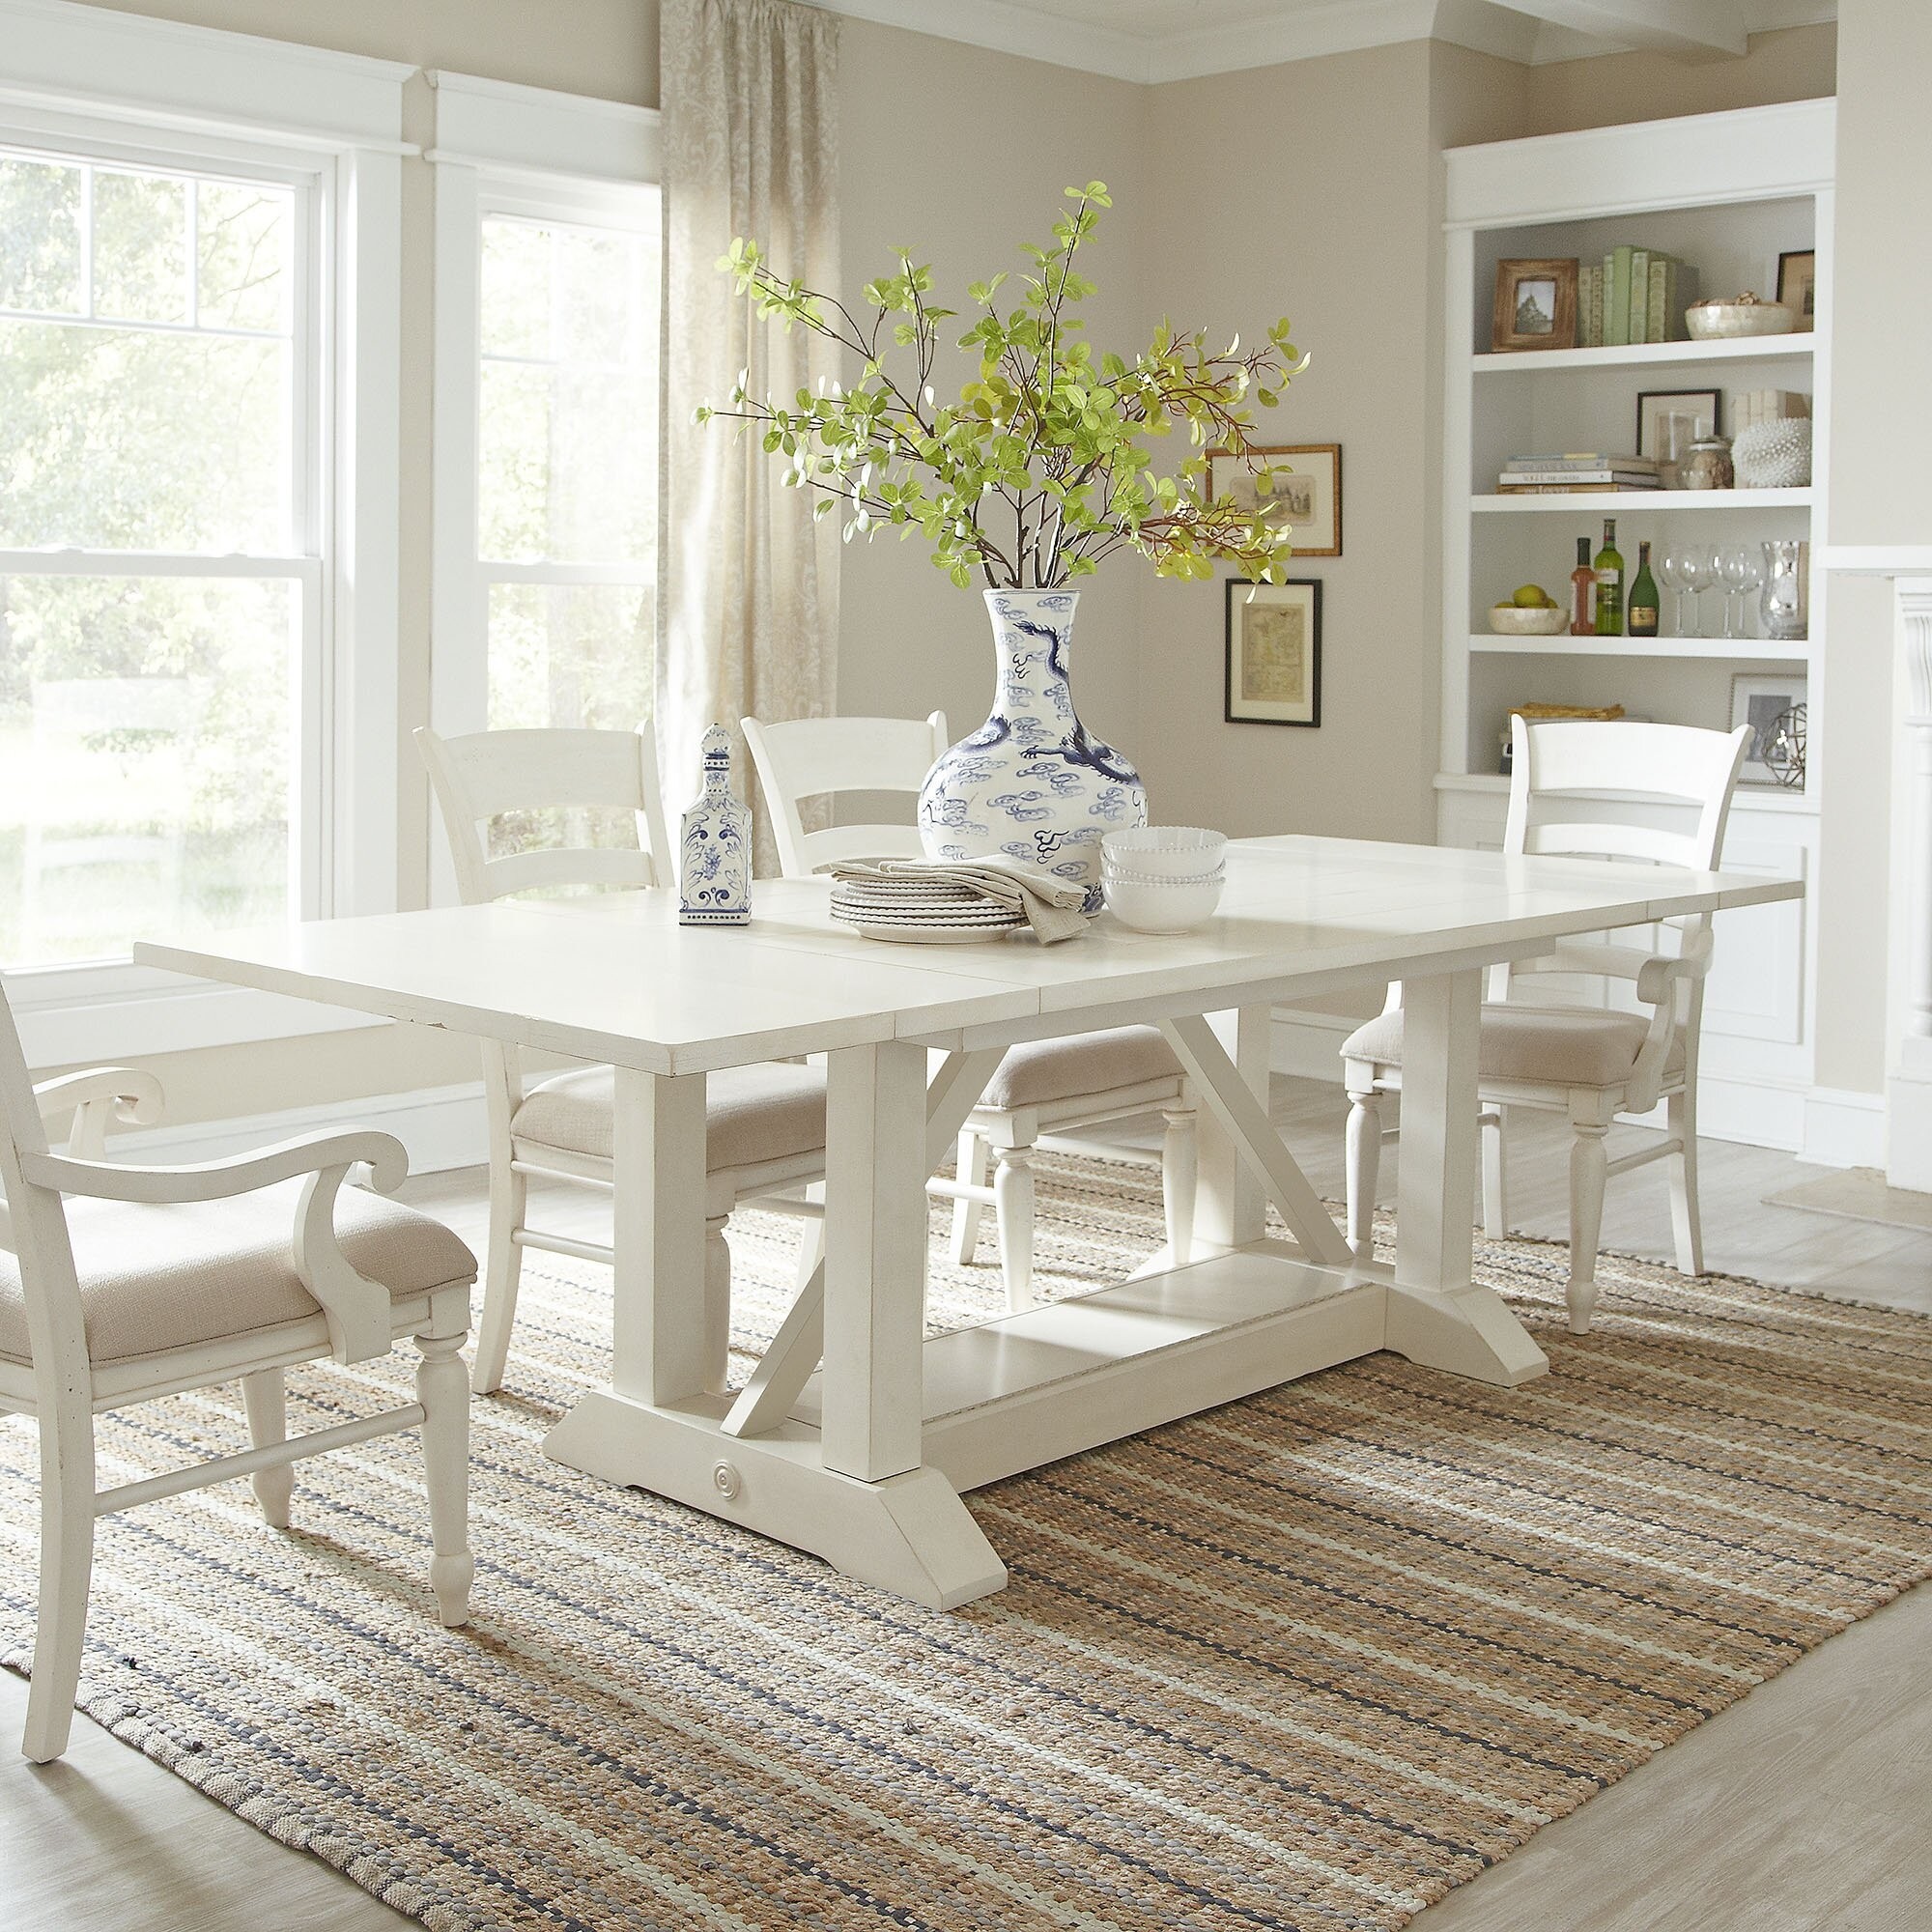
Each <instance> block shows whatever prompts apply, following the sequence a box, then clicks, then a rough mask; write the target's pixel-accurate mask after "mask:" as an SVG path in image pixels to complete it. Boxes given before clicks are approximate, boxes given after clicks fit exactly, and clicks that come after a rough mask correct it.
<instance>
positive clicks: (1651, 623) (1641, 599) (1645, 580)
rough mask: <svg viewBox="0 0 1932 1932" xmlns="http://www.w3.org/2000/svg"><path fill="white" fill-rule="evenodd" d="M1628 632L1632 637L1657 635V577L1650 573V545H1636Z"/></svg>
mask: <svg viewBox="0 0 1932 1932" xmlns="http://www.w3.org/2000/svg"><path fill="white" fill-rule="evenodd" d="M1629 617H1630V634H1631V636H1632V637H1634V638H1654V637H1656V636H1657V579H1656V578H1654V577H1653V576H1652V575H1651V574H1650V546H1649V545H1648V544H1647V543H1640V544H1638V545H1637V547H1636V575H1635V577H1634V578H1633V579H1632V580H1631V595H1630V612H1629Z"/></svg>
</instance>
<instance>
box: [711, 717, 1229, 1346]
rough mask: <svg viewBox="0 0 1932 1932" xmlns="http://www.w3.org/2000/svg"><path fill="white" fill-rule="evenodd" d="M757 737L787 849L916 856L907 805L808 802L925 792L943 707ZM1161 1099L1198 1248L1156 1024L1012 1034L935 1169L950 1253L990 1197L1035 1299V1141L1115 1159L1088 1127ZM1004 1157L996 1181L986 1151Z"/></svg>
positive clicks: (1166, 1140)
mask: <svg viewBox="0 0 1932 1932" xmlns="http://www.w3.org/2000/svg"><path fill="white" fill-rule="evenodd" d="M740 724H741V725H742V726H743V728H744V732H745V742H746V743H747V744H748V745H749V746H750V747H751V751H752V762H753V766H754V767H755V768H756V770H757V774H758V782H759V785H760V786H761V787H762V789H763V792H764V797H765V804H766V807H767V809H768V810H769V812H770V815H771V820H772V830H773V834H774V837H775V838H776V840H777V844H778V848H779V863H780V866H781V869H782V870H783V872H784V874H785V876H786V877H787V878H804V877H806V876H808V875H809V874H810V873H811V872H814V871H816V870H818V869H819V868H820V867H825V866H830V865H835V864H837V863H838V861H839V860H842V859H882V858H918V857H920V856H921V846H920V841H919V832H918V829H917V827H916V825H915V824H914V823H913V821H912V819H911V817H910V815H908V817H907V818H905V819H903V820H897V821H889V822H884V823H865V824H849V825H834V826H831V827H829V828H827V829H825V830H823V831H815V832H808V831H806V830H805V827H804V820H803V815H802V812H801V807H802V806H803V805H804V804H805V802H806V801H808V800H809V799H812V798H828V799H829V798H836V797H837V796H838V794H840V793H848V794H849V793H870V794H888V795H890V794H894V793H899V794H905V793H909V794H911V796H912V797H913V798H915V799H917V798H918V796H919V791H920V787H921V786H922V785H923V783H924V782H925V775H926V773H927V772H928V771H930V770H931V769H932V766H933V762H934V760H935V759H937V758H938V756H939V754H940V753H942V752H944V751H945V750H946V745H947V736H946V714H945V713H944V712H941V711H935V712H934V713H933V714H932V715H931V717H929V718H926V719H923V720H922V719H912V718H797V719H791V720H788V721H786V722H785V723H782V724H777V725H768V724H763V723H761V722H760V721H759V720H757V719H755V718H746V719H742V720H740ZM1155 1110H1158V1111H1159V1112H1160V1114H1161V1116H1162V1121H1163V1124H1164V1128H1165V1131H1164V1133H1163V1135H1162V1140H1161V1180H1162V1193H1163V1198H1164V1200H1165V1204H1166V1224H1167V1225H1166V1232H1167V1258H1168V1260H1169V1262H1170V1263H1171V1264H1172V1265H1174V1266H1176V1267H1179V1266H1180V1265H1182V1264H1184V1263H1185V1262H1186V1261H1187V1259H1188V1255H1189V1252H1190V1249H1191V1245H1192V1238H1193V1229H1194V1200H1195V1192H1196V1173H1197V1160H1198V1156H1197V1151H1196V1150H1197V1139H1198V1137H1197V1134H1196V1124H1197V1110H1196V1103H1195V1096H1194V1092H1193V1089H1192V1087H1191V1086H1190V1085H1189V1083H1188V1081H1187V1079H1186V1077H1185V1075H1184V1074H1183V1073H1182V1072H1181V1068H1180V1063H1179V1060H1177V1059H1176V1058H1175V1056H1174V1051H1173V1049H1172V1048H1171V1047H1170V1046H1169V1045H1168V1043H1167V1041H1166V1040H1165V1039H1163V1038H1162V1037H1161V1035H1160V1032H1159V1029H1158V1028H1155V1027H1142V1026H1129V1027H1111V1028H1109V1029H1107V1030H1106V1031H1105V1032H1103V1033H1092V1034H1081V1035H1078V1036H1076V1037H1072V1038H1069V1039H1045V1040H1038V1041H1035V1042H1032V1043H1030V1044H1028V1045H1025V1046H1016V1047H1014V1048H1013V1049H1012V1050H1011V1051H1010V1052H1009V1053H1008V1055H1007V1056H1006V1058H1005V1060H1003V1061H1002V1062H1001V1064H1000V1068H999V1071H998V1072H997V1073H996V1074H995V1075H994V1077H993V1080H992V1082H991V1084H990V1085H989V1086H988V1087H987V1089H986V1092H985V1094H984V1095H983V1096H982V1098H981V1100H980V1105H979V1106H977V1107H976V1108H974V1110H973V1112H972V1113H971V1114H970V1115H969V1116H968V1117H967V1121H966V1125H965V1126H964V1127H963V1128H962V1129H961V1131H960V1135H959V1155H958V1161H957V1165H956V1170H955V1173H956V1178H955V1179H950V1180H949V1179H941V1178H935V1179H932V1180H930V1181H929V1182H927V1186H928V1188H929V1189H930V1191H931V1192H932V1193H934V1194H936V1195H939V1196H942V1197H944V1198H950V1199H951V1200H952V1204H953V1207H952V1258H953V1260H954V1262H955V1263H957V1264H959V1265H960V1266H962V1267H963V1266H965V1265H966V1264H969V1263H970V1262H971V1261H972V1260H973V1257H974V1254H975V1252H976V1250H977V1248H978V1246H979V1237H980V1220H981V1217H982V1216H983V1214H984V1212H985V1210H986V1209H987V1208H992V1210H993V1214H994V1218H995V1222H996V1225H997V1226H998V1229H999V1236H1000V1269H1001V1275H1002V1280H1003V1285H1004V1287H1005V1290H1006V1295H1007V1305H1008V1306H1009V1308H1013V1309H1022V1308H1030V1307H1032V1306H1033V1298H1034V1297H1033V1251H1034V1175H1033V1153H1034V1150H1035V1149H1036V1147H1037V1146H1038V1145H1039V1143H1040V1142H1041V1141H1042V1140H1045V1139H1047V1138H1048V1137H1051V1140H1052V1143H1053V1145H1054V1146H1055V1147H1056V1148H1060V1149H1062V1150H1064V1151H1071V1152H1081V1153H1089V1154H1097V1155H1099V1156H1101V1157H1102V1158H1107V1159H1113V1160H1118V1159H1120V1158H1121V1157H1122V1154H1123V1153H1126V1152H1128V1150H1125V1149H1122V1148H1120V1147H1115V1146H1100V1145H1096V1144H1095V1143H1094V1142H1092V1141H1088V1140H1084V1139H1081V1138H1080V1136H1083V1135H1086V1134H1088V1133H1091V1132H1092V1130H1093V1129H1094V1128H1095V1127H1100V1126H1106V1125H1110V1124H1113V1123H1115V1122H1121V1121H1126V1120H1133V1119H1137V1118H1140V1117H1143V1116H1145V1115H1147V1114H1149V1113H1151V1112H1153V1111H1155ZM992 1160H996V1161H997V1166H996V1167H995V1169H994V1172H993V1176H992V1179H991V1182H990V1184H989V1183H988V1180H987V1168H988V1165H989V1162H990V1161H992Z"/></svg>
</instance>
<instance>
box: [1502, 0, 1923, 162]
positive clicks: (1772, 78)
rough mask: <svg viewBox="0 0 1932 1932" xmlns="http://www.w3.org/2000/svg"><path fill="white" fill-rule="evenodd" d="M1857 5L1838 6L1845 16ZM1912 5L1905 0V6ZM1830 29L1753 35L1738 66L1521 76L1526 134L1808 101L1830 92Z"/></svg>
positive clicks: (1598, 62)
mask: <svg viewBox="0 0 1932 1932" xmlns="http://www.w3.org/2000/svg"><path fill="white" fill-rule="evenodd" d="M1855 3H1856V0H1844V4H1845V6H1846V8H1847V9H1849V8H1850V7H1851V6H1852V5H1854V4H1855ZM1907 4H1908V5H1910V4H1911V0H1907ZM1836 37H1837V30H1836V28H1834V27H1833V26H1831V25H1830V24H1826V25H1823V26H1816V27H1786V28H1784V29H1782V30H1781V31H1779V32H1777V33H1774V34H1753V35H1752V36H1751V37H1750V41H1749V45H1748V51H1747V53H1746V54H1745V56H1744V58H1743V59H1741V60H1715V61H1677V60H1671V59H1670V58H1668V56H1666V55H1663V54H1653V53H1632V54H1599V55H1597V56H1596V57H1595V58H1594V59H1591V60H1573V61H1551V62H1550V63H1548V65H1547V66H1544V67H1533V68H1530V69H1528V70H1527V80H1526V84H1525V86H1524V89H1523V123H1522V128H1521V129H1520V131H1521V132H1522V133H1524V134H1556V133H1561V132H1562V131H1563V130H1565V129H1566V128H1611V127H1615V126H1617V125H1618V124H1620V123H1622V122H1626V121H1662V120H1667V119H1669V118H1670V117H1672V116H1674V115H1679V114H1716V113H1719V112H1720V111H1721V110H1722V109H1724V108H1727V107H1765V106H1769V105H1770V104H1771V102H1773V101H1775V100H1812V99H1816V98H1817V97H1818V96H1819V95H1821V94H1830V93H1831V92H1833V48H1834V44H1835V42H1836Z"/></svg>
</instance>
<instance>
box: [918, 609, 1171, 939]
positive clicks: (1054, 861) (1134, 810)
mask: <svg viewBox="0 0 1932 1932" xmlns="http://www.w3.org/2000/svg"><path fill="white" fill-rule="evenodd" d="M985 597H986V611H987V614H988V615H989V616H990V617H991V618H992V620H993V644H994V648H995V650H996V652H997V654H998V661H999V663H998V669H999V692H998V696H996V697H995V698H994V701H993V712H992V716H991V717H989V718H988V719H987V720H986V722H985V723H984V724H983V725H980V728H979V729H978V730H977V731H975V732H974V733H973V735H972V736H971V737H970V738H962V739H961V740H960V741H959V742H958V744H956V745H954V746H953V747H952V750H951V751H949V752H947V753H944V754H943V755H942V756H941V757H940V759H939V762H938V763H937V764H935V765H934V766H933V768H932V769H931V771H929V772H928V773H927V774H926V776H925V784H924V786H923V789H922V790H921V792H920V795H919V835H920V842H921V844H922V845H923V847H924V849H925V854H926V857H927V858H929V859H983V858H988V857H990V856H992V855H993V854H995V853H1005V854H1007V855H1008V856H1009V857H1011V858H1013V859H1017V860H1018V861H1019V862H1020V863H1021V864H1023V865H1027V866H1034V867H1038V868H1039V869H1040V870H1041V871H1043V872H1051V873H1053V874H1055V875H1056V876H1057V877H1059V878H1063V879H1066V880H1068V881H1070V882H1073V883H1075V884H1078V885H1080V886H1082V887H1084V888H1085V890H1086V894H1087V910H1088V911H1089V912H1098V911H1099V910H1100V838H1101V835H1102V834H1103V833H1106V832H1111V831H1114V830H1115V829H1116V828H1118V827H1122V826H1132V825H1145V824H1146V823H1147V787H1146V786H1145V785H1143V784H1142V783H1141V780H1140V774H1139V773H1138V772H1136V771H1135V770H1134V768H1133V766H1132V765H1130V764H1128V762H1127V761H1126V759H1125V758H1123V757H1122V755H1121V753H1119V752H1117V751H1115V750H1114V748H1113V747H1112V746H1111V745H1103V744H1102V743H1101V742H1100V741H1099V740H1098V739H1097V738H1094V737H1092V736H1090V735H1089V733H1088V731H1087V727H1086V726H1085V725H1082V724H1081V722H1080V720H1079V717H1078V716H1077V715H1076V713H1075V712H1074V709H1073V693H1072V690H1071V688H1070V686H1069V685H1068V682H1067V668H1066V657H1067V649H1068V646H1069V643H1070V641H1071V639H1072V636H1073V613H1074V610H1075V607H1076V606H1077V605H1078V604H1079V602H1080V593H1079V592H1078V591H1075V590H988V591H987V592H986V593H985Z"/></svg>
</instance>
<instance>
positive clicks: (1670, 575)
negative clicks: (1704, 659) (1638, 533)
mask: <svg viewBox="0 0 1932 1932" xmlns="http://www.w3.org/2000/svg"><path fill="white" fill-rule="evenodd" d="M1657 581H1658V582H1660V583H1662V585H1663V587H1664V589H1666V590H1667V591H1669V592H1670V601H1671V616H1670V630H1671V635H1672V636H1673V637H1679V638H1688V637H1689V636H1690V632H1689V631H1688V630H1687V629H1686V628H1685V623H1684V600H1685V593H1686V592H1687V591H1689V589H1690V578H1689V576H1688V575H1687V573H1686V567H1685V556H1684V546H1683V545H1682V544H1665V545H1664V546H1663V551H1662V555H1660V556H1659V557H1658V559H1657Z"/></svg>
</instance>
